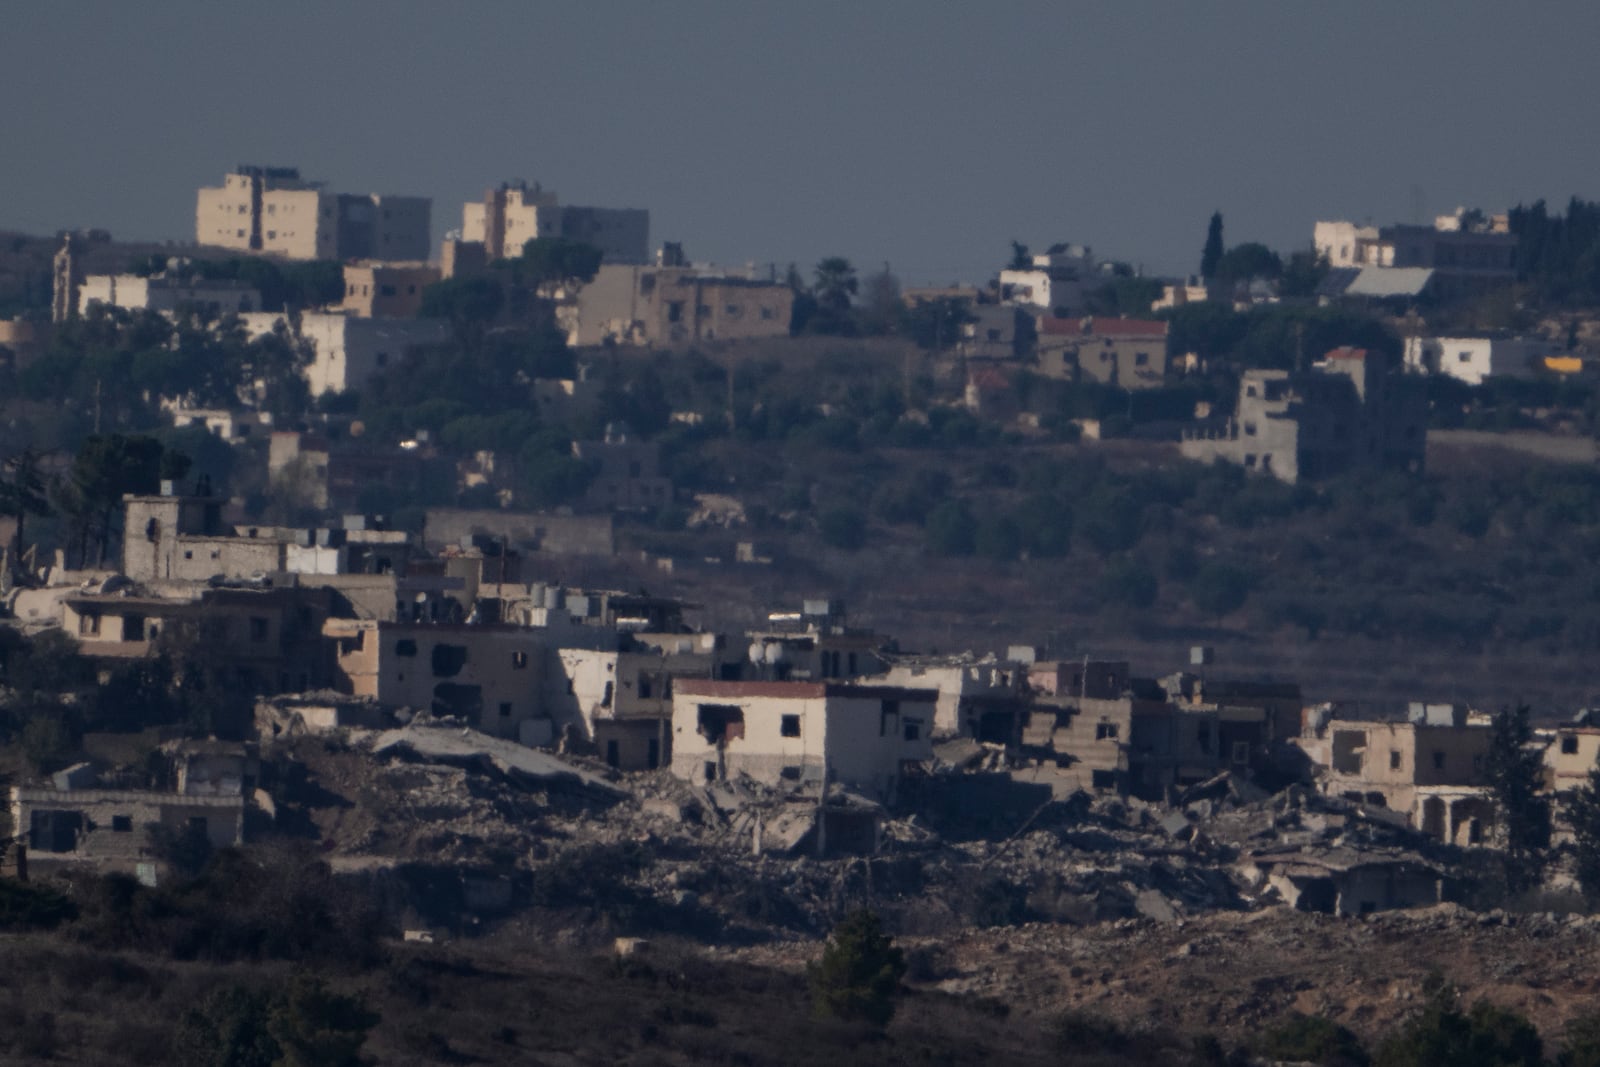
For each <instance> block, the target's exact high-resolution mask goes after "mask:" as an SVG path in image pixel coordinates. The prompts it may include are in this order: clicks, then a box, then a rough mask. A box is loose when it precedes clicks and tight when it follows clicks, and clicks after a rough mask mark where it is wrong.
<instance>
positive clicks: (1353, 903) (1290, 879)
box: [1238, 847, 1445, 916]
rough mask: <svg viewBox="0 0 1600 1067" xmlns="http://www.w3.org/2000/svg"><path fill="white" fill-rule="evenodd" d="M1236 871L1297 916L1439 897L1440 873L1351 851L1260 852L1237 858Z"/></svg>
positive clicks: (1359, 911)
mask: <svg viewBox="0 0 1600 1067" xmlns="http://www.w3.org/2000/svg"><path fill="white" fill-rule="evenodd" d="M1238 869H1239V871H1240V873H1241V875H1242V876H1243V877H1244V878H1245V879H1246V881H1247V882H1248V883H1251V884H1253V885H1256V886H1258V887H1267V886H1270V887H1271V888H1272V889H1273V890H1275V891H1276V892H1277V894H1278V897H1279V898H1280V899H1281V900H1282V901H1283V903H1284V904H1286V905H1287V906H1289V907H1291V908H1294V909H1296V910H1298V911H1315V912H1323V913H1326V914H1329V915H1345V916H1349V915H1370V914H1372V913H1373V912H1378V911H1390V910H1392V909H1394V908H1418V907H1426V906H1427V905H1430V904H1437V903H1439V902H1440V901H1441V900H1443V899H1444V896H1445V879H1444V876H1443V874H1442V873H1441V872H1440V871H1439V870H1438V869H1437V868H1436V867H1434V866H1433V865H1432V864H1430V863H1427V862H1426V861H1424V860H1422V859H1421V858H1420V857H1417V856H1414V855H1410V854H1400V855H1387V854H1383V853H1373V852H1365V851H1358V850H1356V849H1352V848H1316V849H1302V848H1298V847H1289V848H1279V849H1262V850H1259V851H1256V852H1251V853H1248V854H1247V855H1245V856H1243V857H1241V859H1240V861H1239V864H1238Z"/></svg>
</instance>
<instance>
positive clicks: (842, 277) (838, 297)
mask: <svg viewBox="0 0 1600 1067" xmlns="http://www.w3.org/2000/svg"><path fill="white" fill-rule="evenodd" d="M860 288H861V283H860V281H859V280H858V279H857V278H856V269H855V267H853V266H851V265H850V261H849V260H848V259H845V258H844V257H843V256H829V257H828V258H826V259H824V260H822V261H821V262H820V263H818V264H817V266H816V270H815V271H814V273H813V280H812V285H811V295H812V297H813V298H814V299H815V300H816V302H817V308H816V312H815V314H814V315H813V316H812V319H811V323H810V326H811V329H812V331H813V332H815V333H829V334H846V335H848V334H851V333H854V332H855V321H854V319H853V318H852V317H851V309H852V306H853V304H854V302H855V296H856V293H857V292H858V291H859V290H860Z"/></svg>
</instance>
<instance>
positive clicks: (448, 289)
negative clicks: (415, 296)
mask: <svg viewBox="0 0 1600 1067" xmlns="http://www.w3.org/2000/svg"><path fill="white" fill-rule="evenodd" d="M504 305H505V291H504V289H503V288H502V287H501V285H500V280H499V279H498V278H496V277H492V276H489V275H482V274H480V275H477V276H476V277H470V278H446V279H444V280H443V281H437V282H434V283H433V284H432V285H430V286H428V287H427V288H426V289H424V290H423V291H422V304H421V306H420V307H419V309H418V311H417V314H418V316H419V317H421V318H425V319H449V320H450V325H451V326H452V327H453V328H454V329H455V334H456V339H457V341H459V342H460V344H461V347H462V348H466V349H472V348H475V347H476V346H477V343H478V342H479V341H480V340H482V339H483V334H484V331H485V330H486V329H487V328H488V325H489V323H491V322H493V321H494V320H495V318H496V317H498V316H499V314H500V309H501V308H502V307H503V306H504Z"/></svg>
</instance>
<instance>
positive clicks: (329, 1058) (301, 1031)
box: [267, 975, 378, 1067]
mask: <svg viewBox="0 0 1600 1067" xmlns="http://www.w3.org/2000/svg"><path fill="white" fill-rule="evenodd" d="M377 1024H378V1016H377V1015H376V1014H374V1013H373V1012H371V1011H369V1010H368V1009H367V1006H366V1004H365V1003H364V1002H363V1001H362V1000H361V999H360V998H359V997H349V996H344V995H342V994H339V993H334V992H332V991H331V990H329V989H328V987H327V986H326V985H324V984H323V982H322V980H321V979H319V978H312V977H310V976H308V975H298V976H296V977H295V978H293V979H291V980H290V982H289V985H288V987H287V988H286V989H284V990H283V991H282V992H281V993H280V994H279V995H278V997H277V998H276V1004H275V1005H274V1006H273V1009H272V1015H271V1017H270V1018H269V1019H268V1020H267V1031H268V1033H269V1034H270V1035H271V1036H272V1040H273V1041H275V1042H276V1043H277V1045H278V1047H279V1049H280V1050H281V1052H282V1055H281V1056H280V1057H279V1059H278V1060H277V1061H276V1063H277V1064H278V1065H281V1067H358V1065H359V1064H360V1063H361V1062H362V1060H361V1046H362V1045H363V1044H365V1043H366V1040H367V1031H369V1030H371V1029H372V1028H373V1027H374V1026H376V1025H377Z"/></svg>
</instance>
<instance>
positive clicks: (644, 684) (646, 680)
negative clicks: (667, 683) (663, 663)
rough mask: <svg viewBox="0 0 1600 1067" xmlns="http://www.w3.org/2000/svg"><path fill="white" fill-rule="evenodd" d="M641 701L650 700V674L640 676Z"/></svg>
mask: <svg viewBox="0 0 1600 1067" xmlns="http://www.w3.org/2000/svg"><path fill="white" fill-rule="evenodd" d="M639 699H640V700H649V699H650V676H649V675H648V674H641V675H639Z"/></svg>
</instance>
